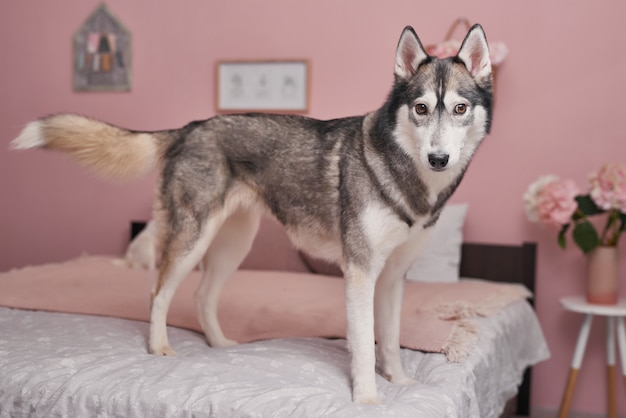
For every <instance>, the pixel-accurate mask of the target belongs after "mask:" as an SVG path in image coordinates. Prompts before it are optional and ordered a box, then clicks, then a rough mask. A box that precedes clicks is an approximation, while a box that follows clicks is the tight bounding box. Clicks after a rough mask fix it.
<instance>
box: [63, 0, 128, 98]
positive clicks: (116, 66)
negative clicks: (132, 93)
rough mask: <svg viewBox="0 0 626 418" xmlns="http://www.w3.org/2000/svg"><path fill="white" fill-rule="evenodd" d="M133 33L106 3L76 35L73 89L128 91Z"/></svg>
mask: <svg viewBox="0 0 626 418" xmlns="http://www.w3.org/2000/svg"><path fill="white" fill-rule="evenodd" d="M130 42H131V34H130V32H129V31H128V29H126V27H125V26H124V25H123V24H122V23H121V22H120V21H119V20H118V19H117V18H116V17H115V16H114V15H113V14H112V13H111V12H110V11H109V9H108V8H107V7H106V5H105V4H104V3H103V4H101V5H100V6H98V7H97V8H96V9H95V11H94V12H93V13H92V14H91V15H90V16H89V17H88V18H87V20H86V21H85V23H83V25H82V26H81V27H80V28H79V29H78V31H76V34H75V35H74V90H75V91H129V90H130V85H131V80H130V58H131V54H130Z"/></svg>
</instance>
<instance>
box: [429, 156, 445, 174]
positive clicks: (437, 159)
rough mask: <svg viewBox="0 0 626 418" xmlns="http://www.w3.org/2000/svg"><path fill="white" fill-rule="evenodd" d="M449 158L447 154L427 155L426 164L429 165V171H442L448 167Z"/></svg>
mask: <svg viewBox="0 0 626 418" xmlns="http://www.w3.org/2000/svg"><path fill="white" fill-rule="evenodd" d="M449 158H450V156H449V155H448V154H444V153H442V152H434V153H432V154H428V163H429V164H430V168H431V169H433V170H435V171H443V170H445V169H446V167H447V166H448V160H449Z"/></svg>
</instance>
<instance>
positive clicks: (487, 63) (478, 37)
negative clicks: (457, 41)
mask: <svg viewBox="0 0 626 418" xmlns="http://www.w3.org/2000/svg"><path fill="white" fill-rule="evenodd" d="M457 58H459V59H460V60H461V61H463V64H465V67H466V68H467V70H468V71H469V72H470V74H471V75H472V77H474V79H475V80H483V79H486V78H489V77H491V59H490V58H489V46H488V45H487V37H486V36H485V32H484V31H483V28H482V26H480V25H478V24H476V25H474V26H472V27H471V29H470V30H469V32H468V33H467V36H466V37H465V39H464V40H463V43H462V44H461V48H460V49H459V53H458V54H457Z"/></svg>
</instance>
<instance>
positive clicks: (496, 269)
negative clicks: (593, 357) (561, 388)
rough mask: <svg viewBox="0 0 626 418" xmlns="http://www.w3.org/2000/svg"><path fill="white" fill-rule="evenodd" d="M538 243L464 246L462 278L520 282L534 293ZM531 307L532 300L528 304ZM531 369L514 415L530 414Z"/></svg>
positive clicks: (519, 395) (527, 374)
mask: <svg viewBox="0 0 626 418" xmlns="http://www.w3.org/2000/svg"><path fill="white" fill-rule="evenodd" d="M536 265H537V244H535V243H528V242H525V243H523V244H522V245H494V244H475V243H464V244H463V247H462V250H461V267H460V274H461V277H477V278H481V279H487V280H491V281H496V282H509V283H522V284H524V285H525V286H526V287H527V288H528V289H529V290H530V291H531V292H533V293H534V292H535V273H536ZM530 303H531V304H533V302H532V300H531V301H530ZM530 382H531V369H530V368H528V369H526V372H525V373H524V380H523V381H522V384H521V385H520V388H519V392H518V394H517V404H516V405H515V406H516V408H515V409H516V415H521V416H529V415H530Z"/></svg>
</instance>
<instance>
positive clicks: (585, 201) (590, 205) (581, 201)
mask: <svg viewBox="0 0 626 418" xmlns="http://www.w3.org/2000/svg"><path fill="white" fill-rule="evenodd" d="M576 202H577V203H578V208H579V209H580V210H581V211H582V212H583V213H584V214H585V215H587V216H589V215H598V214H600V213H604V212H606V211H605V210H604V209H601V208H599V207H598V206H597V205H596V204H595V203H594V202H593V199H591V196H589V195H588V194H586V195H580V196H576Z"/></svg>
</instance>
